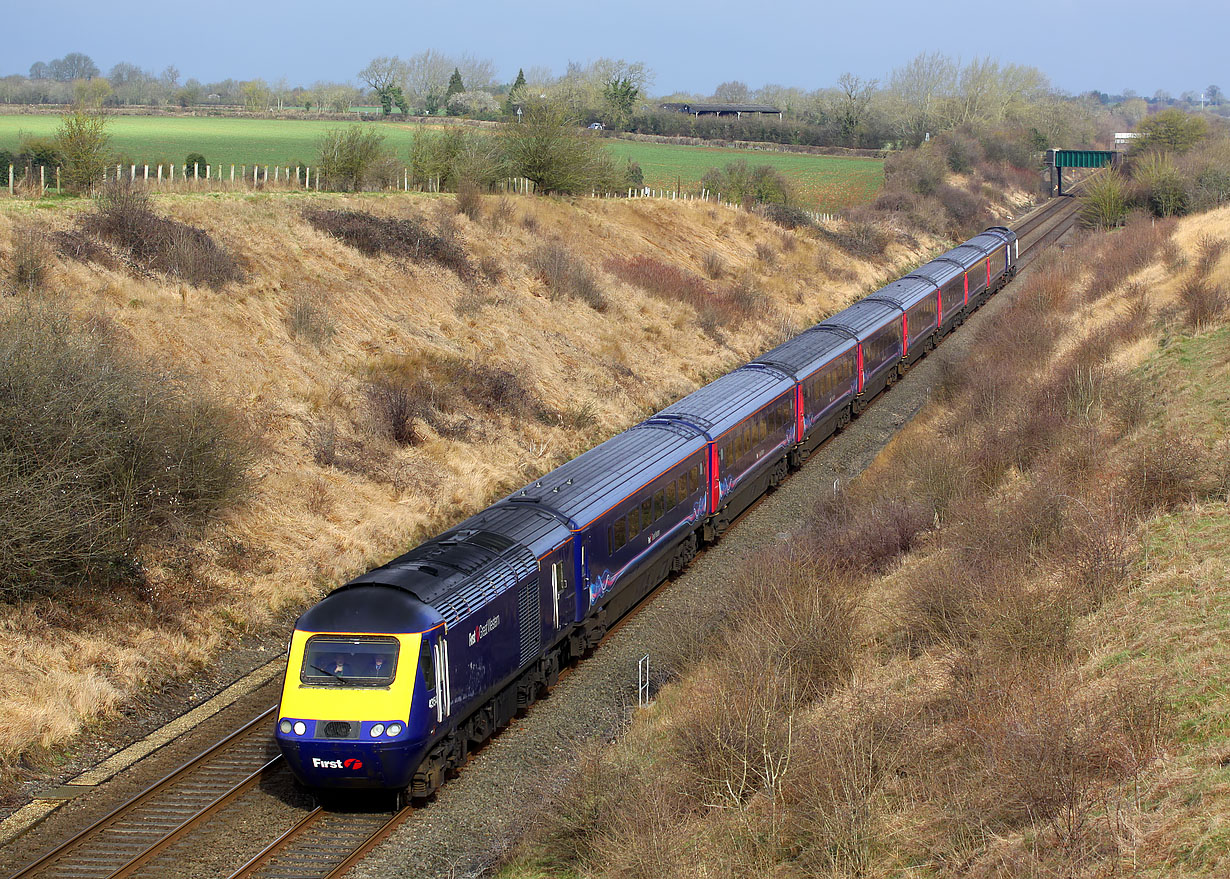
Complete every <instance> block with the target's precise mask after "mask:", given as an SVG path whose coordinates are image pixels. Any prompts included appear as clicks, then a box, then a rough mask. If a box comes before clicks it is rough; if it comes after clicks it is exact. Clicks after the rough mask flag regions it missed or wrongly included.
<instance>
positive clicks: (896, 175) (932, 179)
mask: <svg viewBox="0 0 1230 879" xmlns="http://www.w3.org/2000/svg"><path fill="white" fill-rule="evenodd" d="M947 170H948V169H947V168H946V167H945V163H944V158H943V156H941V155H940V154H939V151H938V150H937V149H934V148H931V147H919V148H918V149H916V150H904V151H902V152H895V153H891V154H890V155H889V157H888V158H887V159H885V160H884V185H885V186H886V187H890V188H898V189H905V190H907V191H909V192H914V193H917V194H918V195H931V194H932V193H933V192H935V191H936V189H938V188H939V186H940V184H941V183H943V182H944V178H945V177H946V176H947Z"/></svg>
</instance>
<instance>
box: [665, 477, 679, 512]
mask: <svg viewBox="0 0 1230 879" xmlns="http://www.w3.org/2000/svg"><path fill="white" fill-rule="evenodd" d="M677 503H679V500H678V498H676V497H675V481H674V480H673V479H672V480H671V483H670V485H668V486H666V508H667V509H668V510H673V509H675V505H676V504H677Z"/></svg>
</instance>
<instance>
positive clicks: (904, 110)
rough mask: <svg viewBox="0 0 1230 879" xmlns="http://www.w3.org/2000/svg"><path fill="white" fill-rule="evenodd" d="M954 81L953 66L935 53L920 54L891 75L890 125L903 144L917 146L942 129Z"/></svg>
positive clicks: (945, 58) (955, 76) (955, 74)
mask: <svg viewBox="0 0 1230 879" xmlns="http://www.w3.org/2000/svg"><path fill="white" fill-rule="evenodd" d="M956 79H957V67H956V64H955V63H953V61H952V59H950V58H948V57H947V56H944V55H941V54H939V53H938V52H930V53H928V52H924V53H922V54H920V55H917V56H916V57H915V58H914V59H913V60H911V61H910V62H908V63H907V64H905V65H904V66H903V67H898V68H897V69H896V70H894V71H893V75H892V78H891V79H890V81H889V90H890V92H891V93H892V97H893V99H894V104H895V112H894V113H893V124H894V126H895V127H896V129H897V131H898V133H899V134H900V135H901V136H902V137H903V138H904V139H905V140H907V141H909V142H911V143H919V142H920V141H922V140H924V139H925V138H926V136H927V134H928V133H929V132H931V131H934V130H937V129H938V128H939V127H940V126H941V125H942V123H943V119H944V116H945V114H946V107H945V105H946V104H947V102H948V100H949V99H950V98H951V97H952V94H953V92H954V89H955V86H956Z"/></svg>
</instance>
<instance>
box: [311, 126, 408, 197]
mask: <svg viewBox="0 0 1230 879" xmlns="http://www.w3.org/2000/svg"><path fill="white" fill-rule="evenodd" d="M316 147H317V150H318V153H319V156H318V158H317V161H316V164H317V173H318V179H319V180H320V181H321V182H322V183H323V184H324V186H325V187H326V188H327V189H336V190H341V191H342V192H352V191H353V192H357V191H359V190H362V189H365V188H369V187H379V186H382V185H383V184H384V183H385V182H386V181H385V178H386V177H387V172H388V169H387V167H385V166H386V165H387V164H388V163H389V162H390V161H391V154H390V153H389V152H388V151H387V150H386V149H385V146H384V135H383V134H382V133H380V132H379V131H377V130H376V129H375V128H374V127H372V126H370V125H356V126H352V127H350V128H331V129H329V130H328V131H326V132H325V133H324V134H323V135H321V137H320V140H318V141H317V143H316Z"/></svg>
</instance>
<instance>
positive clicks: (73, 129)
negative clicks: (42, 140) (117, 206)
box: [56, 107, 110, 192]
mask: <svg viewBox="0 0 1230 879" xmlns="http://www.w3.org/2000/svg"><path fill="white" fill-rule="evenodd" d="M109 140H110V138H109V137H108V136H107V117H106V116H105V115H103V113H102V111H101V110H88V109H86V108H84V107H77V108H76V109H74V110H73V111H72V112H69V113H65V114H64V115H63V116H61V117H60V128H59V129H58V130H57V131H56V146H57V148H58V150H59V153H60V156H61V157H62V160H63V168H64V170H63V182H64V185H65V186H66V187H68V190H69V191H70V192H90V191H92V190H93V189H94V188H95V187H96V186H99V185H101V184H102V181H103V173H104V171H105V169H106V165H107V143H108V141H109Z"/></svg>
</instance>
